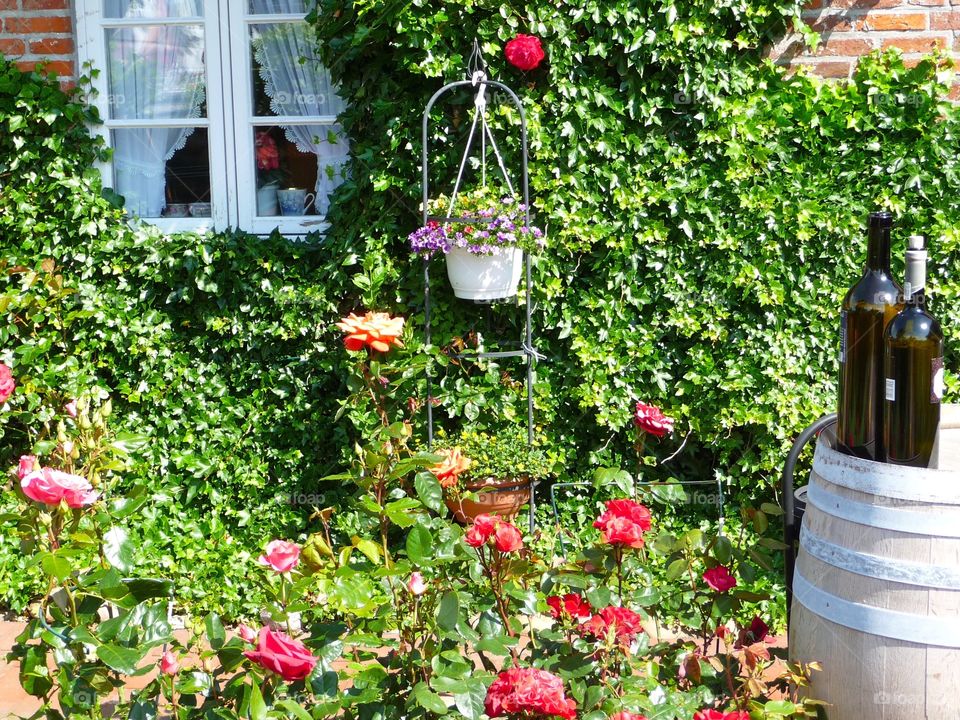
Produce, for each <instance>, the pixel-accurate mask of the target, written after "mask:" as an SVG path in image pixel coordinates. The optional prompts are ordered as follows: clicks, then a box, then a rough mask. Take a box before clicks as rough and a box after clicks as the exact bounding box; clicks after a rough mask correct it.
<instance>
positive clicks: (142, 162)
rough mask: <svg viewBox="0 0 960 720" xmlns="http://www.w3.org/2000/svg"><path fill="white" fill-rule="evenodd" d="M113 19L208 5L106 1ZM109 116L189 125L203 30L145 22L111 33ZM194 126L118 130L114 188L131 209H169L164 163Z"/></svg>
mask: <svg viewBox="0 0 960 720" xmlns="http://www.w3.org/2000/svg"><path fill="white" fill-rule="evenodd" d="M104 10H105V15H106V16H107V17H123V18H143V19H144V21H145V22H148V20H147V19H148V18H163V17H190V16H200V15H202V14H203V0H106V4H105V8H104ZM108 32H109V34H108V36H107V37H108V52H109V85H110V114H111V117H112V118H113V119H118V120H184V119H190V118H196V117H199V115H200V106H201V105H202V104H203V99H204V92H205V88H204V67H203V49H204V48H203V27H202V26H201V25H199V24H198V25H184V26H167V27H164V26H159V25H142V26H134V27H124V28H117V29H113V30H110V31H108ZM192 132H193V128H123V129H117V130H115V131H114V137H113V147H114V151H113V162H114V175H115V177H114V188H115V190H116V191H117V192H118V193H120V194H121V195H123V196H124V198H125V199H126V207H127V209H128V210H129V211H130V212H131V213H132V214H134V215H139V216H140V217H159V216H160V214H161V213H162V212H163V209H164V207H166V187H167V183H166V164H167V161H168V160H169V159H170V158H171V157H173V154H174V153H175V152H176V151H177V150H179V149H180V148H182V147H183V146H184V143H186V141H187V137H188V136H189V135H190V134H191V133H192Z"/></svg>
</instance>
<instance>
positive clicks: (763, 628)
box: [733, 617, 770, 649]
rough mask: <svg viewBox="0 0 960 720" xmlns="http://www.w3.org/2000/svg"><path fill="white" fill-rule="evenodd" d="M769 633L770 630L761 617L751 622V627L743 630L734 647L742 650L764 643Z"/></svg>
mask: <svg viewBox="0 0 960 720" xmlns="http://www.w3.org/2000/svg"><path fill="white" fill-rule="evenodd" d="M769 632H770V628H769V627H767V624H766V623H765V622H764V621H763V620H761V619H760V618H759V617H755V618H754V619H753V620H751V621H750V626H749V627H745V628H741V630H740V633H739V635H737V641H736V642H735V643H734V644H733V646H734V647H735V648H737V649H740V648H742V647H746V646H748V645H753V644H754V643H758V642H764V641H765V640H766V639H767V634H768V633H769Z"/></svg>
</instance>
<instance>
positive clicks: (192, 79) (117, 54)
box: [106, 25, 205, 120]
mask: <svg viewBox="0 0 960 720" xmlns="http://www.w3.org/2000/svg"><path fill="white" fill-rule="evenodd" d="M106 34H107V51H108V58H107V63H108V67H107V78H108V87H109V98H108V100H109V106H110V117H111V118H112V119H115V120H131V119H140V120H144V119H146V120H156V119H166V118H179V119H186V118H195V117H201V112H202V106H203V101H204V96H205V85H204V64H203V26H201V25H184V26H163V25H143V26H137V27H123V28H109V29H107V31H106Z"/></svg>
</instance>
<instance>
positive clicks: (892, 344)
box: [883, 235, 943, 467]
mask: <svg viewBox="0 0 960 720" xmlns="http://www.w3.org/2000/svg"><path fill="white" fill-rule="evenodd" d="M926 280H927V251H926V249H924V245H923V237H922V236H920V235H913V236H911V237H910V240H909V241H908V244H907V267H906V275H905V278H904V282H903V296H904V301H905V305H904V308H903V310H901V311H900V312H899V313H897V316H896V317H895V318H894V319H893V320H891V321H890V324H889V325H888V326H887V329H886V332H885V333H884V338H883V345H884V353H883V365H884V376H885V377H886V384H885V389H884V397H885V402H884V405H885V407H884V419H883V448H884V452H885V453H886V458H885V459H886V461H887V462H889V463H894V464H896V465H911V466H913V467H930V466H931V460H934V458H933V453H934V447H935V445H936V440H937V430H938V429H939V427H940V399H941V398H942V397H943V333H942V332H941V330H940V323H939V322H937V319H936V318H935V317H933V316H932V315H931V314H930V313H929V312H928V311H927V298H926V292H925V287H926Z"/></svg>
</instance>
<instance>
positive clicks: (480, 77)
mask: <svg viewBox="0 0 960 720" xmlns="http://www.w3.org/2000/svg"><path fill="white" fill-rule="evenodd" d="M467 69H468V72H469V73H470V82H471V83H472V84H473V86H474V87H476V88H477V94H476V96H475V97H474V99H473V121H472V122H471V124H470V134H469V135H468V136H467V146H466V148H464V151H463V157H462V158H461V159H460V167H459V169H458V171H457V180H456V182H455V183H454V185H453V192H452V193H451V194H450V206H449V207H448V208H447V217H448V218H452V217H453V216H454V214H453V213H454V210H455V209H456V205H457V195H458V194H459V192H460V185H461V184H462V182H463V174H464V171H465V170H466V168H467V160H468V159H469V158H470V149H471V148H472V147H473V140H474V136H475V135H476V132H477V123H478V121H479V123H480V183H481V186H482V187H486V186H487V142H488V141H489V143H490V147H491V148H492V149H493V155H494V157H495V158H496V159H497V166H498V167H499V168H500V174H501V175H502V176H503V180H504V182H505V183H506V184H507V189H508V190H509V191H510V194H511V195H514V194H515V191H514V189H513V183H512V182H510V174H509V173H508V172H507V167H506V164H505V163H504V162H503V157H502V156H501V155H500V148H499V147H497V141H496V138H494V137H493V131H492V130H491V129H490V126H489V125H488V124H487V85H486V80H487V72H486V64H485V63H484V62H483V54H482V53H481V52H480V43H479V42H478V41H477V40H474V41H473V51H472V52H471V53H470V58H469V60H468V61H467Z"/></svg>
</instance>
